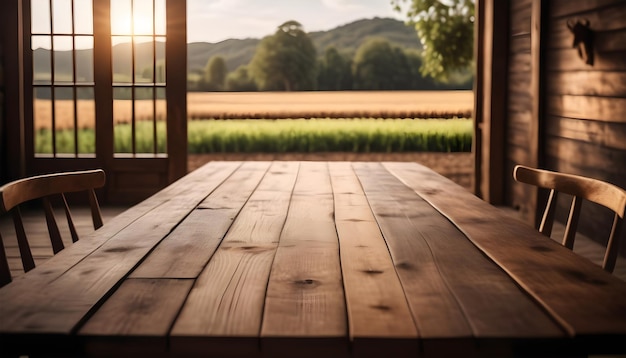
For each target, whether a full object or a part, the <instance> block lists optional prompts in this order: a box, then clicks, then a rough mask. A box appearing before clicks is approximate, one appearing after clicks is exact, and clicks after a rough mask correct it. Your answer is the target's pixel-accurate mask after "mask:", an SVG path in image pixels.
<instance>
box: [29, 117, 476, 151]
mask: <svg viewBox="0 0 626 358" xmlns="http://www.w3.org/2000/svg"><path fill="white" fill-rule="evenodd" d="M152 131H153V127H152V124H151V123H150V122H139V123H137V134H136V148H137V152H138V153H151V152H152V146H153V139H152ZM472 131H473V129H472V121H471V120H469V119H427V120H426V119H309V120H305V119H291V120H195V121H190V122H189V123H188V133H189V134H188V140H189V143H188V150H189V153H194V154H195V153H284V152H414V151H430V152H468V151H470V150H471V144H472ZM65 132H67V133H65ZM130 134H131V131H130V125H118V126H116V128H115V134H114V136H115V138H114V143H115V144H114V145H115V150H116V152H117V153H129V152H131V144H130V143H131V139H130V138H131V135H130ZM165 135H166V133H165V127H164V123H162V122H160V123H158V125H157V148H158V152H165V142H166V140H165ZM65 136H67V137H68V138H72V137H71V136H73V131H61V132H59V133H58V134H57V151H59V152H63V151H64V150H65V151H67V149H63V147H62V146H61V145H60V143H69V144H68V145H69V146H70V147H71V151H73V144H72V143H73V142H72V141H68V139H66V138H65ZM39 137H41V138H47V137H50V135H46V134H45V133H40V135H38V136H37V138H39ZM80 142H81V141H80V139H79V152H80V153H91V152H92V151H90V149H87V148H82V147H81V145H80ZM83 142H87V143H89V142H90V141H83ZM36 145H37V151H38V153H49V152H50V147H51V146H50V144H49V141H47V142H46V141H41V140H37V141H36ZM59 148H60V149H59ZM71 151H70V152H71Z"/></svg>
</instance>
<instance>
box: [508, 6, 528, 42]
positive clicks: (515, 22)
mask: <svg viewBox="0 0 626 358" xmlns="http://www.w3.org/2000/svg"><path fill="white" fill-rule="evenodd" d="M531 5H532V4H524V6H520V7H518V8H517V9H515V11H511V12H510V16H511V19H510V20H509V24H510V34H511V36H516V35H520V34H527V33H530V18H531V13H532V10H531V7H532V6H531Z"/></svg>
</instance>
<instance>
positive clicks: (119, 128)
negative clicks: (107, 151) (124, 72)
mask: <svg viewBox="0 0 626 358" xmlns="http://www.w3.org/2000/svg"><path fill="white" fill-rule="evenodd" d="M130 91H132V89H131V88H130V87H118V88H114V89H113V143H114V148H113V150H114V152H115V153H132V142H131V141H132V135H131V130H132V128H131V121H132V118H133V112H132V110H133V109H132V101H131V100H130V98H131V93H130Z"/></svg>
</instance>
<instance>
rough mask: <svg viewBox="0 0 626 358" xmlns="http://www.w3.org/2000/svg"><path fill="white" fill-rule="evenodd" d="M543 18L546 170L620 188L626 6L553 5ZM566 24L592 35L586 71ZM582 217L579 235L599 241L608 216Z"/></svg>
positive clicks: (624, 160) (624, 172) (599, 2)
mask: <svg viewBox="0 0 626 358" xmlns="http://www.w3.org/2000/svg"><path fill="white" fill-rule="evenodd" d="M548 16H549V24H550V29H549V33H548V34H549V35H548V36H547V43H546V48H545V50H544V51H545V53H546V73H545V79H544V80H545V86H546V97H545V111H544V116H545V118H544V120H545V127H544V130H545V143H544V148H545V149H544V151H545V166H546V167H547V168H549V169H553V170H558V171H563V172H569V173H576V174H581V175H586V176H591V177H594V178H599V179H603V180H606V181H609V182H612V183H614V184H616V185H618V186H621V187H623V188H626V1H625V0H595V1H590V0H588V1H581V0H576V1H572V0H558V1H557V0H554V1H550V6H549V7H548ZM573 19H586V20H588V21H589V23H590V27H591V29H592V30H593V31H594V45H595V49H594V57H595V61H594V64H593V66H590V65H587V64H585V63H584V62H583V60H581V59H580V58H579V56H578V53H577V51H576V49H574V48H572V36H571V33H570V31H569V30H568V28H567V21H568V20H573ZM566 205H567V203H565V202H563V203H561V206H566ZM583 210H586V211H585V212H584V213H585V214H584V215H583V222H582V223H581V225H582V227H581V231H583V232H586V233H588V234H593V233H596V232H597V233H601V235H603V236H604V235H606V232H608V229H606V228H607V227H608V226H610V217H609V215H606V213H605V212H604V210H601V209H600V208H597V207H595V206H593V205H588V206H587V207H586V208H584V209H583ZM592 218H593V220H592ZM600 218H602V219H600ZM585 219H587V220H585ZM623 236H626V235H623ZM604 237H606V236H604ZM622 243H623V244H622V245H621V248H622V252H626V240H625V241H622Z"/></svg>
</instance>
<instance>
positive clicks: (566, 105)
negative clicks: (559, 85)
mask: <svg viewBox="0 0 626 358" xmlns="http://www.w3.org/2000/svg"><path fill="white" fill-rule="evenodd" d="M546 111H547V114H551V115H555V116H562V117H570V118H580V119H587V120H598V121H606V122H615V123H624V122H626V97H624V98H619V97H613V98H611V97H592V96H570V95H560V96H555V95H551V96H548V98H547V100H546Z"/></svg>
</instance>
